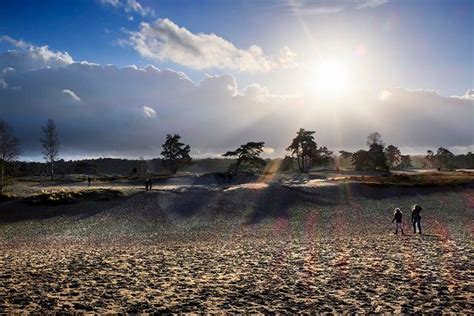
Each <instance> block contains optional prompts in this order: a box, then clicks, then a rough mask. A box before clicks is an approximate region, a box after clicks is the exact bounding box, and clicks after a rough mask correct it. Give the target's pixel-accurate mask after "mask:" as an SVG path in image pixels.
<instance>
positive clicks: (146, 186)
mask: <svg viewBox="0 0 474 316" xmlns="http://www.w3.org/2000/svg"><path fill="white" fill-rule="evenodd" d="M145 190H146V191H148V179H146V180H145Z"/></svg>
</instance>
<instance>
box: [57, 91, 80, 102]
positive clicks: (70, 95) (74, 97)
mask: <svg viewBox="0 0 474 316" xmlns="http://www.w3.org/2000/svg"><path fill="white" fill-rule="evenodd" d="M61 92H62V93H63V94H65V95H67V96H68V97H70V98H71V99H72V100H73V101H74V102H81V98H79V97H78V96H77V94H75V93H74V91H72V90H69V89H63V90H62V91H61Z"/></svg>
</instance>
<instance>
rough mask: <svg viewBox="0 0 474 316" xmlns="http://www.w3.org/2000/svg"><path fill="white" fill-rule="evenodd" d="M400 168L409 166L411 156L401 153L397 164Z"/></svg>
mask: <svg viewBox="0 0 474 316" xmlns="http://www.w3.org/2000/svg"><path fill="white" fill-rule="evenodd" d="M398 166H399V167H400V168H401V169H408V168H411V167H412V165H411V157H410V155H401V157H400V164H399V165H398Z"/></svg>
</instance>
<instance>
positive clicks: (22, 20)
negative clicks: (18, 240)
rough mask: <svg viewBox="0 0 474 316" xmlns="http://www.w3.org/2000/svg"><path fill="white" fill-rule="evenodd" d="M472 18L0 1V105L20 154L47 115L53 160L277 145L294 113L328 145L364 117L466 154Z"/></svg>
mask: <svg viewBox="0 0 474 316" xmlns="http://www.w3.org/2000/svg"><path fill="white" fill-rule="evenodd" d="M473 30H474V2H473V1H455V0H452V1H448V0H441V1H437V0H431V1H427V0H426V1H423V0H398V1H397V0H391V1H390V0H345V1H339V0H334V1H325V0H321V1H316V0H315V1H309V0H274V1H270V0H265V1H243V0H239V1H238V0H232V1H230V0H229V1H222V0H214V1H198V0H196V1H192V0H169V1H168V0H167V1H159V0H158V1H152V0H91V1H86V0H83V1H33V0H23V1H18V0H16V1H8V0H3V1H0V117H2V118H4V119H6V120H8V121H10V122H12V124H13V125H14V127H15V129H16V130H18V133H19V136H20V138H21V140H22V143H23V144H24V145H23V146H24V148H23V151H24V153H25V157H37V152H38V146H39V145H38V144H37V134H38V132H37V131H38V130H39V128H40V127H41V124H43V123H44V121H45V120H46V119H47V118H53V119H55V120H57V121H58V125H59V127H60V128H61V129H62V131H63V136H64V142H63V143H64V144H63V146H64V148H63V152H64V153H67V155H66V154H65V156H67V157H81V156H84V155H86V156H87V155H89V156H127V157H128V156H132V157H135V156H145V157H154V156H156V153H157V152H158V151H159V147H160V144H159V142H157V139H160V138H163V137H164V135H165V134H166V133H167V132H178V133H181V134H182V135H183V138H185V140H186V137H187V138H188V140H189V141H190V142H191V143H192V147H193V148H194V149H193V150H194V154H195V155H196V156H206V155H216V154H219V153H220V152H223V151H225V150H226V149H229V148H231V147H232V146H236V145H239V144H240V143H243V142H245V141H248V140H249V139H248V138H251V137H257V138H259V139H263V140H265V141H266V143H267V146H268V148H269V149H268V154H269V155H272V154H273V155H279V156H281V155H284V154H285V151H284V148H285V147H286V145H287V144H286V143H287V142H288V139H289V138H291V136H292V135H293V134H294V132H295V130H297V129H298V128H299V127H302V125H304V127H306V128H308V129H315V130H317V135H318V137H317V138H318V139H319V140H320V142H321V143H322V144H324V145H327V146H328V147H330V148H332V149H342V148H345V149H357V148H360V147H362V146H363V145H364V143H365V135H367V134H368V133H369V132H372V131H374V130H377V131H379V132H381V133H382V135H383V136H384V139H385V140H386V142H387V143H395V144H396V145H399V146H400V147H402V149H403V150H404V152H406V153H423V152H425V151H426V149H432V148H436V147H438V146H446V147H449V148H451V149H453V150H454V151H456V152H466V151H468V150H473V149H474V145H473V144H474V139H473V138H474V131H473V127H472V121H473V120H474V111H473V107H474V90H472V89H473V88H474V50H473V49H474V48H473V47H474V32H473ZM45 46H48V47H45ZM85 62H87V63H85ZM92 63H94V64H97V65H93V64H92ZM107 65H114V67H115V68H114V67H112V68H111V67H107ZM127 65H136V66H137V68H130V67H129V68H124V67H125V66H127ZM147 65H153V66H154V67H156V68H145V67H146V66H147ZM158 69H159V70H158ZM164 69H169V70H167V71H164ZM25 113H26V114H25ZM282 121H287V122H285V123H284V124H282ZM124 126H129V127H130V128H132V129H133V132H131V131H129V130H126V129H124V128H123V127H124ZM137 129H138V130H140V129H143V131H144V133H145V134H146V135H149V136H146V137H143V139H141V140H140V141H139V142H136V141H135V139H136V137H141V136H139V134H140V133H139V132H137V131H136V130H137ZM217 129H221V131H220V132H219V133H218V136H219V137H217V136H216V135H215V134H216V132H215V131H216V130H217ZM84 130H86V131H87V132H89V133H90V136H91V137H90V138H89V141H88V142H87V141H83V140H82V139H80V138H81V137H82V138H84V137H83V136H84V135H82V134H81V133H84ZM433 130H436V131H435V132H433ZM78 135H82V136H81V137H79V136H78ZM97 135H100V136H97ZM117 135H121V138H120V139H119V140H117V137H116V136H117ZM94 136H95V137H94Z"/></svg>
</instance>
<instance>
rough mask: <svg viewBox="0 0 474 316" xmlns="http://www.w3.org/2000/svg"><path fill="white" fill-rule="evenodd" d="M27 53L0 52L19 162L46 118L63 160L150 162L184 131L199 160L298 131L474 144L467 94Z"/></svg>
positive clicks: (337, 139) (339, 143) (35, 145)
mask: <svg viewBox="0 0 474 316" xmlns="http://www.w3.org/2000/svg"><path fill="white" fill-rule="evenodd" d="M33 53H34V52H33V51H31V50H30V49H29V48H27V49H25V50H22V51H9V52H5V53H3V54H0V61H1V63H0V67H3V68H7V67H11V68H14V67H15V65H16V67H17V69H23V70H22V71H10V70H7V71H4V72H1V74H0V116H2V117H3V118H5V119H6V120H7V121H9V122H10V123H11V125H13V126H14V127H15V130H16V132H17V134H18V136H19V137H20V138H21V141H22V150H23V153H24V155H25V156H34V157H39V155H40V154H39V153H40V148H39V138H40V128H41V126H42V125H43V124H44V123H45V121H46V120H47V119H48V118H52V119H54V120H55V121H56V122H57V125H58V129H59V132H60V135H61V138H62V144H63V149H62V153H63V155H68V156H88V155H92V156H98V155H115V156H125V157H137V156H146V157H156V156H158V155H159V152H160V151H161V148H160V147H161V144H162V142H163V139H164V137H165V135H166V134H167V133H180V134H181V135H182V136H183V140H184V141H185V142H188V143H190V144H191V146H192V147H193V148H194V152H195V153H198V154H199V155H206V154H215V153H219V152H223V151H225V150H227V149H229V148H233V147H235V146H237V145H239V144H241V143H244V142H246V141H250V140H262V141H265V142H266V145H267V147H269V149H268V152H271V151H272V148H273V149H275V151H274V154H275V155H281V154H283V149H284V148H285V147H286V146H287V145H288V143H289V141H290V139H291V138H292V137H293V136H294V134H295V132H296V131H297V130H298V129H299V128H300V127H305V128H307V129H314V130H316V131H317V134H316V137H317V140H318V142H319V143H321V144H323V145H326V146H328V147H330V148H358V147H362V146H364V144H365V137H366V136H367V134H368V133H370V132H372V131H379V132H380V133H382V135H383V136H384V139H385V141H386V142H387V143H392V144H396V145H399V146H405V147H412V148H415V149H416V148H425V147H431V148H435V147H438V146H447V147H454V146H458V147H456V148H464V147H465V146H469V145H471V144H474V140H473V135H474V133H473V128H472V122H473V121H474V120H473V119H474V117H473V116H474V101H472V100H470V99H469V97H466V96H470V95H472V93H469V92H468V93H466V96H463V97H442V96H440V95H438V94H437V93H436V92H433V91H424V90H406V89H402V88H388V89H386V90H384V91H382V92H381V93H380V94H379V93H374V94H373V95H367V94H359V95H352V96H351V97H349V98H344V99H341V100H338V101H332V102H330V101H321V100H320V101H318V100H317V99H314V98H310V97H305V96H278V95H273V94H271V93H270V91H269V90H268V89H267V88H265V87H262V86H260V85H258V84H255V85H250V86H248V87H243V88H239V87H238V85H237V82H236V80H235V78H234V77H233V76H231V75H228V74H223V75H220V76H205V77H204V78H203V80H202V81H200V82H193V81H192V80H190V79H189V78H188V77H187V76H186V75H185V74H183V73H181V72H176V71H173V70H161V69H157V68H155V67H153V66H148V67H146V68H138V67H135V66H129V67H125V68H117V67H115V66H100V65H95V64H90V63H85V62H83V63H78V62H72V59H71V63H65V64H58V65H55V66H53V65H48V67H46V66H45V65H44V62H43V60H40V61H39V63H38V64H35V63H30V62H29V61H28V60H31V59H30V58H31V54H33ZM53 55H54V54H53ZM12 56H14V57H12ZM19 56H23V58H24V59H26V60H27V61H28V62H27V63H25V62H24V61H23V60H22V57H19ZM68 56H69V55H68ZM12 58H13V59H12ZM12 60H15V64H14V63H13V62H12ZM20 64H23V65H25V64H27V65H28V66H23V67H19V66H18V65H20ZM0 69H1V68H0ZM74 96H75V97H77V98H75V97H74Z"/></svg>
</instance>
